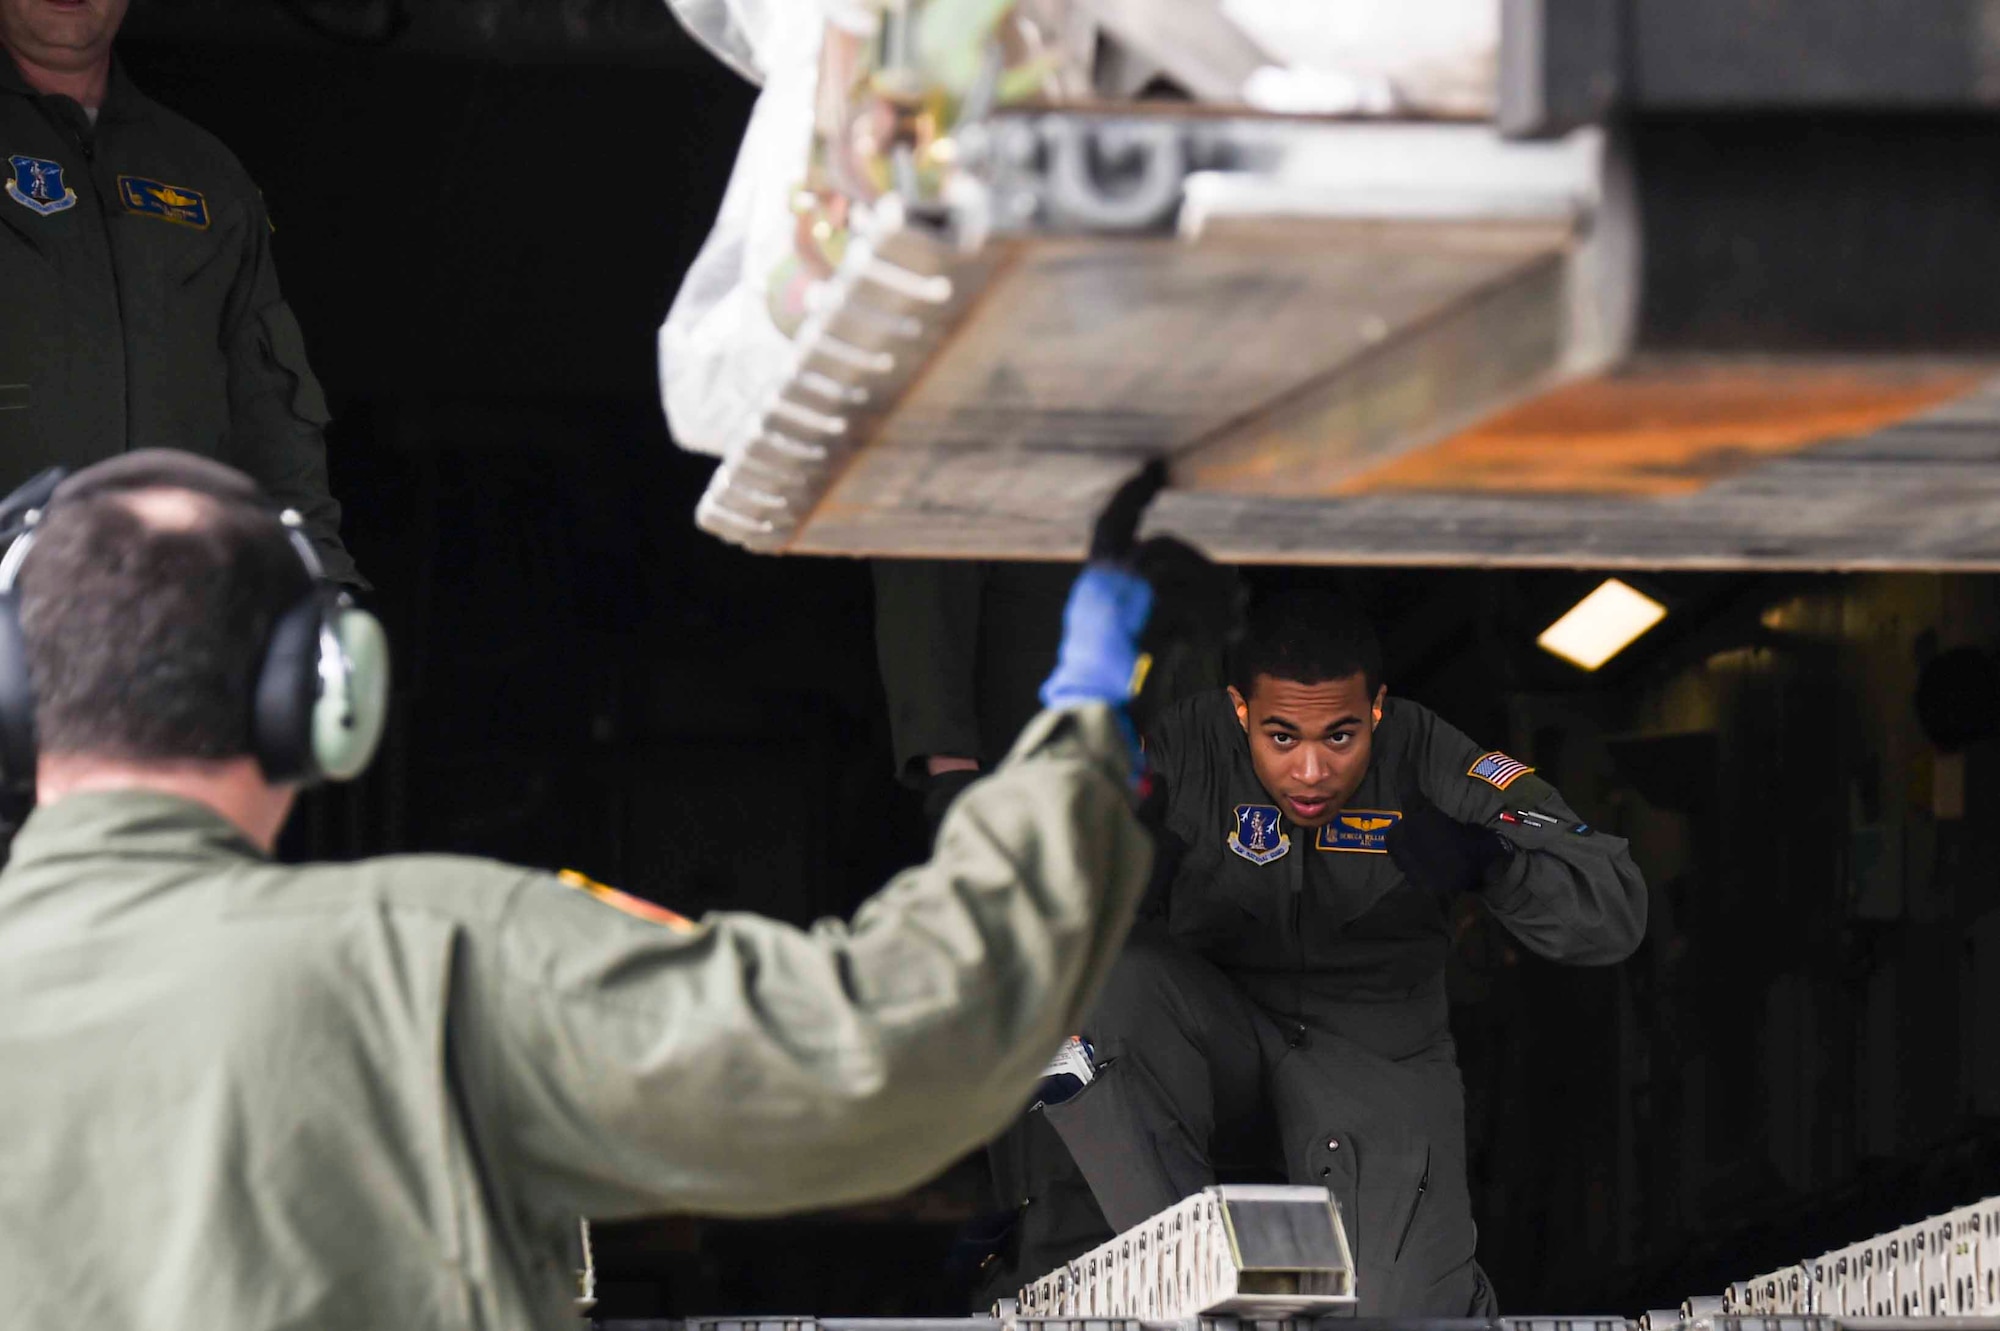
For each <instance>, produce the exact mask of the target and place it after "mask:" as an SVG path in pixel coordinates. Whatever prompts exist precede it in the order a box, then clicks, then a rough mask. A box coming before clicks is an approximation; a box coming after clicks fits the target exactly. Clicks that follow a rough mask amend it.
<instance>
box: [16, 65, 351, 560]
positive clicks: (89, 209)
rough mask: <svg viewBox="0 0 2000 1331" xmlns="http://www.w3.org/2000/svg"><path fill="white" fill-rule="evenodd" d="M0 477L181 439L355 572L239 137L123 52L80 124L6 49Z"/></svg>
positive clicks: (322, 421) (317, 398)
mask: <svg viewBox="0 0 2000 1331" xmlns="http://www.w3.org/2000/svg"><path fill="white" fill-rule="evenodd" d="M0 180H4V184H5V189H4V193H0V292H4V293H5V301H4V304H0V494H4V493H6V492H7V491H10V490H12V489H13V488H14V487H15V486H17V485H19V484H21V482H23V481H25V480H27V479H28V478H29V477H31V476H33V475H35V474H36V473H37V472H40V471H42V470H43V469H45V468H48V467H55V466H62V467H68V468H69V469H70V470H72V471H75V470H78V469H80V468H82V467H85V466H88V465H89V464H91V463H93V462H98V461H102V460H103V459H104V458H107V457H111V456H113V455H115V454H117V453H120V452H123V451H124V450H126V449H128V448H146V447H153V448H179V449H185V450H186V451H188V452H190V453H199V454H201V455H202V456H204V457H212V458H216V459H218V460H219V461H222V462H227V463H229V464H230V465H231V466H233V467H237V468H239V469H240V470H242V471H244V472H247V473H248V474H249V475H250V476H251V477H252V478H253V479H254V480H256V481H257V483H258V484H259V485H261V486H263V487H264V490H265V491H266V493H268V494H269V495H270V496H271V497H272V498H273V499H275V500H276V501H277V502H279V503H280V504H283V505H285V506H286V507H289V508H295V509H297V510H298V511H299V513H300V515H301V516H302V517H303V518H304V519H305V524H306V531H307V533H308V534H309V535H310V536H311V537H312V540H313V544H314V547H315V548H316V549H317V550H318V551H319V554H320V559H321V561H322V563H324V564H325V566H326V572H327V576H328V577H330V578H332V579H334V580H335V581H339V582H346V583H350V584H354V585H365V584H364V583H362V581H361V578H360V575H359V574H358V573H357V572H356V570H355V567H354V561H353V559H352V558H351V557H349V555H348V553H347V550H346V548H345V547H344V546H343V545H342V544H341V541H340V506H339V505H338V504H337V503H335V502H334V500H333V497H332V495H331V494H330V493H329V491H328V488H327V474H326V440H325V434H324V431H325V427H326V423H327V419H328V416H327V408H326V397H325V395H324V394H323V393H322V392H321V391H320V386H319V381H318V380H317V379H315V378H314V377H313V373H312V370H311V369H310V368H309V367H308V366H307V364H306V351H305V339H304V336H303V335H302V334H301V332H300V331H299V324H298V320H297V319H296V318H295V317H293V314H292V308H291V306H289V305H287V304H286V303H285V299H284V297H283V296H282V295H281V294H280V293H279V291H278V274H277V269H276V267H275V266H274V264H273V263H272V260H271V226H270V222H269V221H268V219H267V218H266V216H265V212H264V202H263V199H262V197H261V196H260V195H259V194H258V193H257V187H256V186H255V185H253V184H252V183H251V181H250V177H249V175H248V174H247V173H246V172H245V171H244V169H243V166H242V164H241V163H239V162H238V161H237V160H236V158H235V156H234V155H232V154H231V153H230V151H229V150H228V149H227V148H225V147H224V146H223V145H222V143H221V142H220V141H219V140H217V139H216V138H215V137H214V136H213V135H211V134H209V133H207V132H206V131H204V130H202V129H200V128H198V127H196V126H195V125H194V124H192V123H190V122H189V121H187V120H184V119H182V118H181V117H180V116H177V115H175V114H174V113H173V112H171V111H169V110H167V109H166V108H165V107H163V106H161V105H160V104H159V103H157V102H155V101H153V100H152V99H151V98H149V97H147V96H146V95H145V94H144V93H141V92H140V91H139V90H138V89H137V88H135V87H133V86H132V83H131V80H130V79H128V78H127V77H126V76H125V73H124V70H123V69H122V68H120V67H118V66H116V65H114V66H113V69H112V73H111V84H110V89H109V92H108V94H107V96H106V98H105V101H104V105H103V107H102V108H101V109H100V110H99V112H98V115H97V123H96V124H95V125H92V123H91V122H90V120H89V119H88V118H87V117H86V116H85V114H84V111H83V108H82V107H80V106H78V105H77V104H76V103H75V102H73V101H71V100H69V99H68V98H66V97H44V96H40V95H38V94H36V93H35V92H34V91H33V90H32V89H30V88H29V87H28V85H27V84H26V83H25V82H23V81H22V79H21V76H20V72H19V71H18V70H17V69H16V68H15V67H14V64H13V62H12V61H11V60H9V59H7V58H6V57H5V56H4V55H0Z"/></svg>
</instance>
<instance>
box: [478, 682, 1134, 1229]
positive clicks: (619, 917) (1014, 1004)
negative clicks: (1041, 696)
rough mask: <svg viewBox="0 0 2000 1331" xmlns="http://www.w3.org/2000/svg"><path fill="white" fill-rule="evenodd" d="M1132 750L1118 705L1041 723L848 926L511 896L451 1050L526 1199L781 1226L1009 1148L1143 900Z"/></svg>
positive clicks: (530, 887) (551, 892) (564, 891)
mask: <svg viewBox="0 0 2000 1331" xmlns="http://www.w3.org/2000/svg"><path fill="white" fill-rule="evenodd" d="M1122 749H1123V746H1122V741H1121V739H1120V738H1119V735H1118V732H1117V730H1116V727H1115V722H1114V720H1113V716H1112V713H1111V711H1110V709H1108V708H1106V707H1103V706H1101V705H1093V706H1088V707H1082V708H1077V709H1073V710H1065V711H1060V712H1050V713H1044V714H1043V715H1042V716H1041V717H1039V718H1038V719H1037V720H1036V721H1035V722H1034V723H1033V724H1032V725H1030V726H1029V728H1028V730H1027V731H1026V732H1025V733H1024V735H1023V737H1022V739H1021V741H1020V743H1019V744H1018V746H1017V747H1016V749H1015V751H1014V753H1013V754H1012V755H1011V756H1010V758H1009V759H1008V760H1007V762H1006V763H1004V764H1003V765H1002V766H1001V768H1000V769H999V770H997V771H996V772H995V774H994V775H992V776H990V777H988V778H986V779H984V780H982V781H980V782H978V783H977V784H975V785H974V786H972V787H970V788H969V789H968V790H967V791H966V793H965V794H964V795H963V796H962V797H961V798H960V799H959V801H958V802H957V804H956V805H955V806H954V807H953V808H952V810H951V812H950V814H949V815H948V816H947V818H946V819H945V821H944V824H943V827H942V829H941V831H940V834H939V838H938V842H937V847H936V852H935V854H934V855H933V857H932V859H931V860H930V862H929V863H927V864H924V865H921V866H919V867H917V868H914V869H910V870H908V871H906V872H905V873H903V874H901V875H899V876H898V877H897V878H896V879H894V880H893V881H892V882H891V883H890V884H889V885H888V886H887V887H885V888H884V889H883V890H882V891H880V892H879V893H877V894H876V895H875V896H874V897H872V898H871V899H870V900H869V901H867V902H866V903H865V904H864V905H863V906H862V907H861V909H860V910H859V911H858V912H857V913H856V914H855V916H854V918H853V919H852V921H850V922H844V923H843V922H839V921H821V922H820V923H818V924H816V925H814V926H813V927H812V928H811V929H809V930H801V929H797V928H793V927H791V926H788V925H784V924H780V923H777V922H775V921H771V920H766V919H761V918H758V917H756V916H751V915H739V914H716V915H711V916H709V917H707V918H705V919H704V920H702V921H701V922H700V923H699V924H689V923H681V924H679V925H675V924H673V923H671V922H668V923H654V922H649V921H645V920H641V919H638V918H633V917H632V916H631V915H628V914H625V913H621V912H620V911H619V910H615V909H611V908H609V907H607V905H606V904H605V903H604V902H603V901H602V900H593V899H592V895H591V894H590V893H588V892H584V891H578V890H575V889H572V888H568V887H565V886H562V885H560V884H557V883H555V882H553V881H551V880H548V879H545V878H537V879H536V880H535V881H532V882H529V883H524V884H521V885H520V886H519V887H517V888H516V889H515V892H514V897H513V900H512V901H511V902H510V903H509V905H508V907H507V911H506V913H505V915H504V916H503V917H502V922H501V924H500V925H499V926H497V931H498V938H497V940H496V941H497V949H498V957H497V958H482V957H480V956H477V955H475V956H474V957H473V958H472V960H471V963H470V965H469V966H468V968H467V971H466V974H465V976H464V978H463V979H462V980H461V985H462V988H463V991H464V993H465V994H466V1000H465V1001H466V1003H467V1005H468V1008H469V1011H468V1015H467V1017H466V1019H465V1021H464V1022H463V1023H462V1026H463V1036H462V1038H460V1037H459V1035H458V1034H456V1033H455V1036H454V1038H455V1039H457V1040H458V1043H459V1046H460V1048H461V1049H462V1051H463V1053H462V1055H461V1057H462V1061H463V1065H464V1068H465V1071H464V1074H463V1075H465V1076H466V1077H467V1079H468V1080H469V1081H470V1082H471V1083H472V1084H473V1086H474V1087H475V1088H478V1089H480V1090H490V1091H491V1092H492V1095H491V1098H492V1099H493V1100H494V1101H495V1103H496V1104H497V1106H498V1108H497V1110H496V1111H495V1112H496V1114H497V1120H498V1121H497V1127H496V1128H495V1130H494V1135H495V1136H496V1137H497V1138H498V1141H499V1144H500V1147H501V1150H502V1151H503V1152H504V1155H505V1157H506V1159H507V1160H508V1161H509V1163H510V1166H511V1168H512V1169H513V1170H514V1171H516V1178H517V1179H519V1180H521V1181H522V1182H524V1183H525V1185H526V1186H525V1189H524V1190H523V1191H524V1192H525V1194H526V1195H527V1196H528V1197H530V1198H532V1199H533V1200H534V1202H535V1203H536V1204H537V1205H539V1206H541V1207H544V1208H553V1213H556V1214H562V1213H567V1214H576V1213H583V1214H587V1215H592V1216H604V1217H612V1216H619V1215H634V1214H643V1213H648V1212H660V1211H667V1210H689V1211H699V1212H703V1213H709V1214H725V1215H757V1214H771V1213H776V1212H781V1211H792V1210H801V1209H806V1208H811V1207H821V1206H827V1205H832V1204H836V1203H842V1202H848V1201H853V1200H857V1199H861V1198H866V1197H871V1196H881V1195H886V1194H890V1193H894V1192H896V1191H899V1190H902V1189H905V1188H908V1187H910V1186H913V1185H915V1184H917V1183H919V1182H921V1181H922V1180H924V1179H926V1178H929V1177H931V1176H933V1175H934V1174H936V1173H937V1172H938V1171H939V1170H941V1169H943V1168H944V1167H945V1166H946V1165H948V1164H949V1163H950V1162H951V1161H953V1160H955V1159H956V1158H958V1157H959V1156H960V1155H962V1154H964V1153H965V1152H966V1151H968V1150H970V1149H972V1148H974V1147H976V1146H978V1145H979V1144H981V1143H982V1142H984V1141H986V1140H987V1139H989V1138H990V1137H992V1136H993V1135H994V1134H996V1133H997V1132H999V1131H1000V1130H1001V1129H1002V1128H1003V1127H1004V1126H1005V1125H1006V1124H1007V1122H1008V1121H1009V1120H1010V1119H1011V1118H1012V1116H1013V1115H1015V1114H1017V1113H1018V1112H1019V1111H1020V1109H1021V1106H1022V1105H1023V1103H1024V1102H1025V1100H1026V1097H1027V1095H1028V1093H1029V1090H1030V1087H1031V1086H1032V1084H1033V1082H1034V1080H1035V1078H1036V1077H1037V1075H1039V1073H1040V1071H1041V1069H1042V1067H1043V1066H1044V1064H1045V1062H1046V1061H1047V1059H1048V1057H1049V1055H1050V1054H1051V1053H1052V1052H1053V1051H1054V1050H1055V1049H1056V1048H1057V1047H1058V1046H1059V1045H1060V1043H1061V1042H1062V1040H1063V1038H1064V1037H1066V1036H1067V1035H1068V1034H1069V1033H1070V1032H1072V1031H1074V1030H1075V1029H1076V1028H1077V1025H1078V1023H1079V1021H1080V1020H1081V1018H1082V1015H1083V1012H1084V1010H1085V1007H1086V1005H1087V1003H1088V1002H1089V1001H1090V999H1091V997H1092V994H1093V991H1094V989H1095V982H1096V980H1097V978H1098V977H1099V976H1101V975H1102V974H1103V973H1104V972H1105V971H1106V970H1107V969H1108V967H1109V965H1110V963H1111V961H1112V960H1113V958H1114V957H1115V956H1116V955H1117V952H1118V949H1119V948H1120V946H1121V945H1122V943H1123V940H1124V937H1125V933H1126V930H1127V928H1128V927H1129V925H1130V922H1131V918H1132V914H1133V910H1134V908H1135V906H1136V904H1137V900H1138V897H1139V895H1140V892H1141V890H1142V888H1143V887H1144V884H1145V881H1146V874H1147V870H1148V868H1149V866H1150V862H1151V852H1150V847H1149V844H1148V841H1147V838H1146V835H1145V833H1144V832H1143V831H1142V829H1141V828H1140V827H1139V825H1138V823H1137V821H1136V820H1135V819H1134V817H1133V814H1132V812H1131V809H1130V807H1129V798H1130V797H1129V795H1128V780H1129V773H1128V770H1127V765H1128V762H1129V759H1128V758H1127V757H1126V756H1125V754H1124V752H1123V751H1122ZM489 950H490V949H489ZM475 951H476V949H475Z"/></svg>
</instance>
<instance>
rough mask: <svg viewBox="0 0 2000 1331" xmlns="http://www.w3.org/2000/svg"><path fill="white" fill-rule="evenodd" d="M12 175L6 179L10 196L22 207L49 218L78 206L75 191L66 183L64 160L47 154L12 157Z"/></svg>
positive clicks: (9, 162)
mask: <svg viewBox="0 0 2000 1331" xmlns="http://www.w3.org/2000/svg"><path fill="white" fill-rule="evenodd" d="M7 165H8V166H10V167H12V168H13V175H12V176H11V177H10V178H9V179H8V181H7V197H8V198H10V199H12V200H13V201H14V202H15V203H18V204H20V205H21V206H22V207H23V208H28V209H32V210H33V211H35V212H38V213H40V214H41V215H42V216H44V217H47V216H48V215H49V214H50V213H59V212H63V211H65V210H66V209H70V208H74V207H76V191H75V190H73V189H71V188H70V187H69V186H68V185H65V184H64V183H63V168H62V163H61V162H51V161H50V160H49V159H48V158H46V157H9V158H8V159H7Z"/></svg>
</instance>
